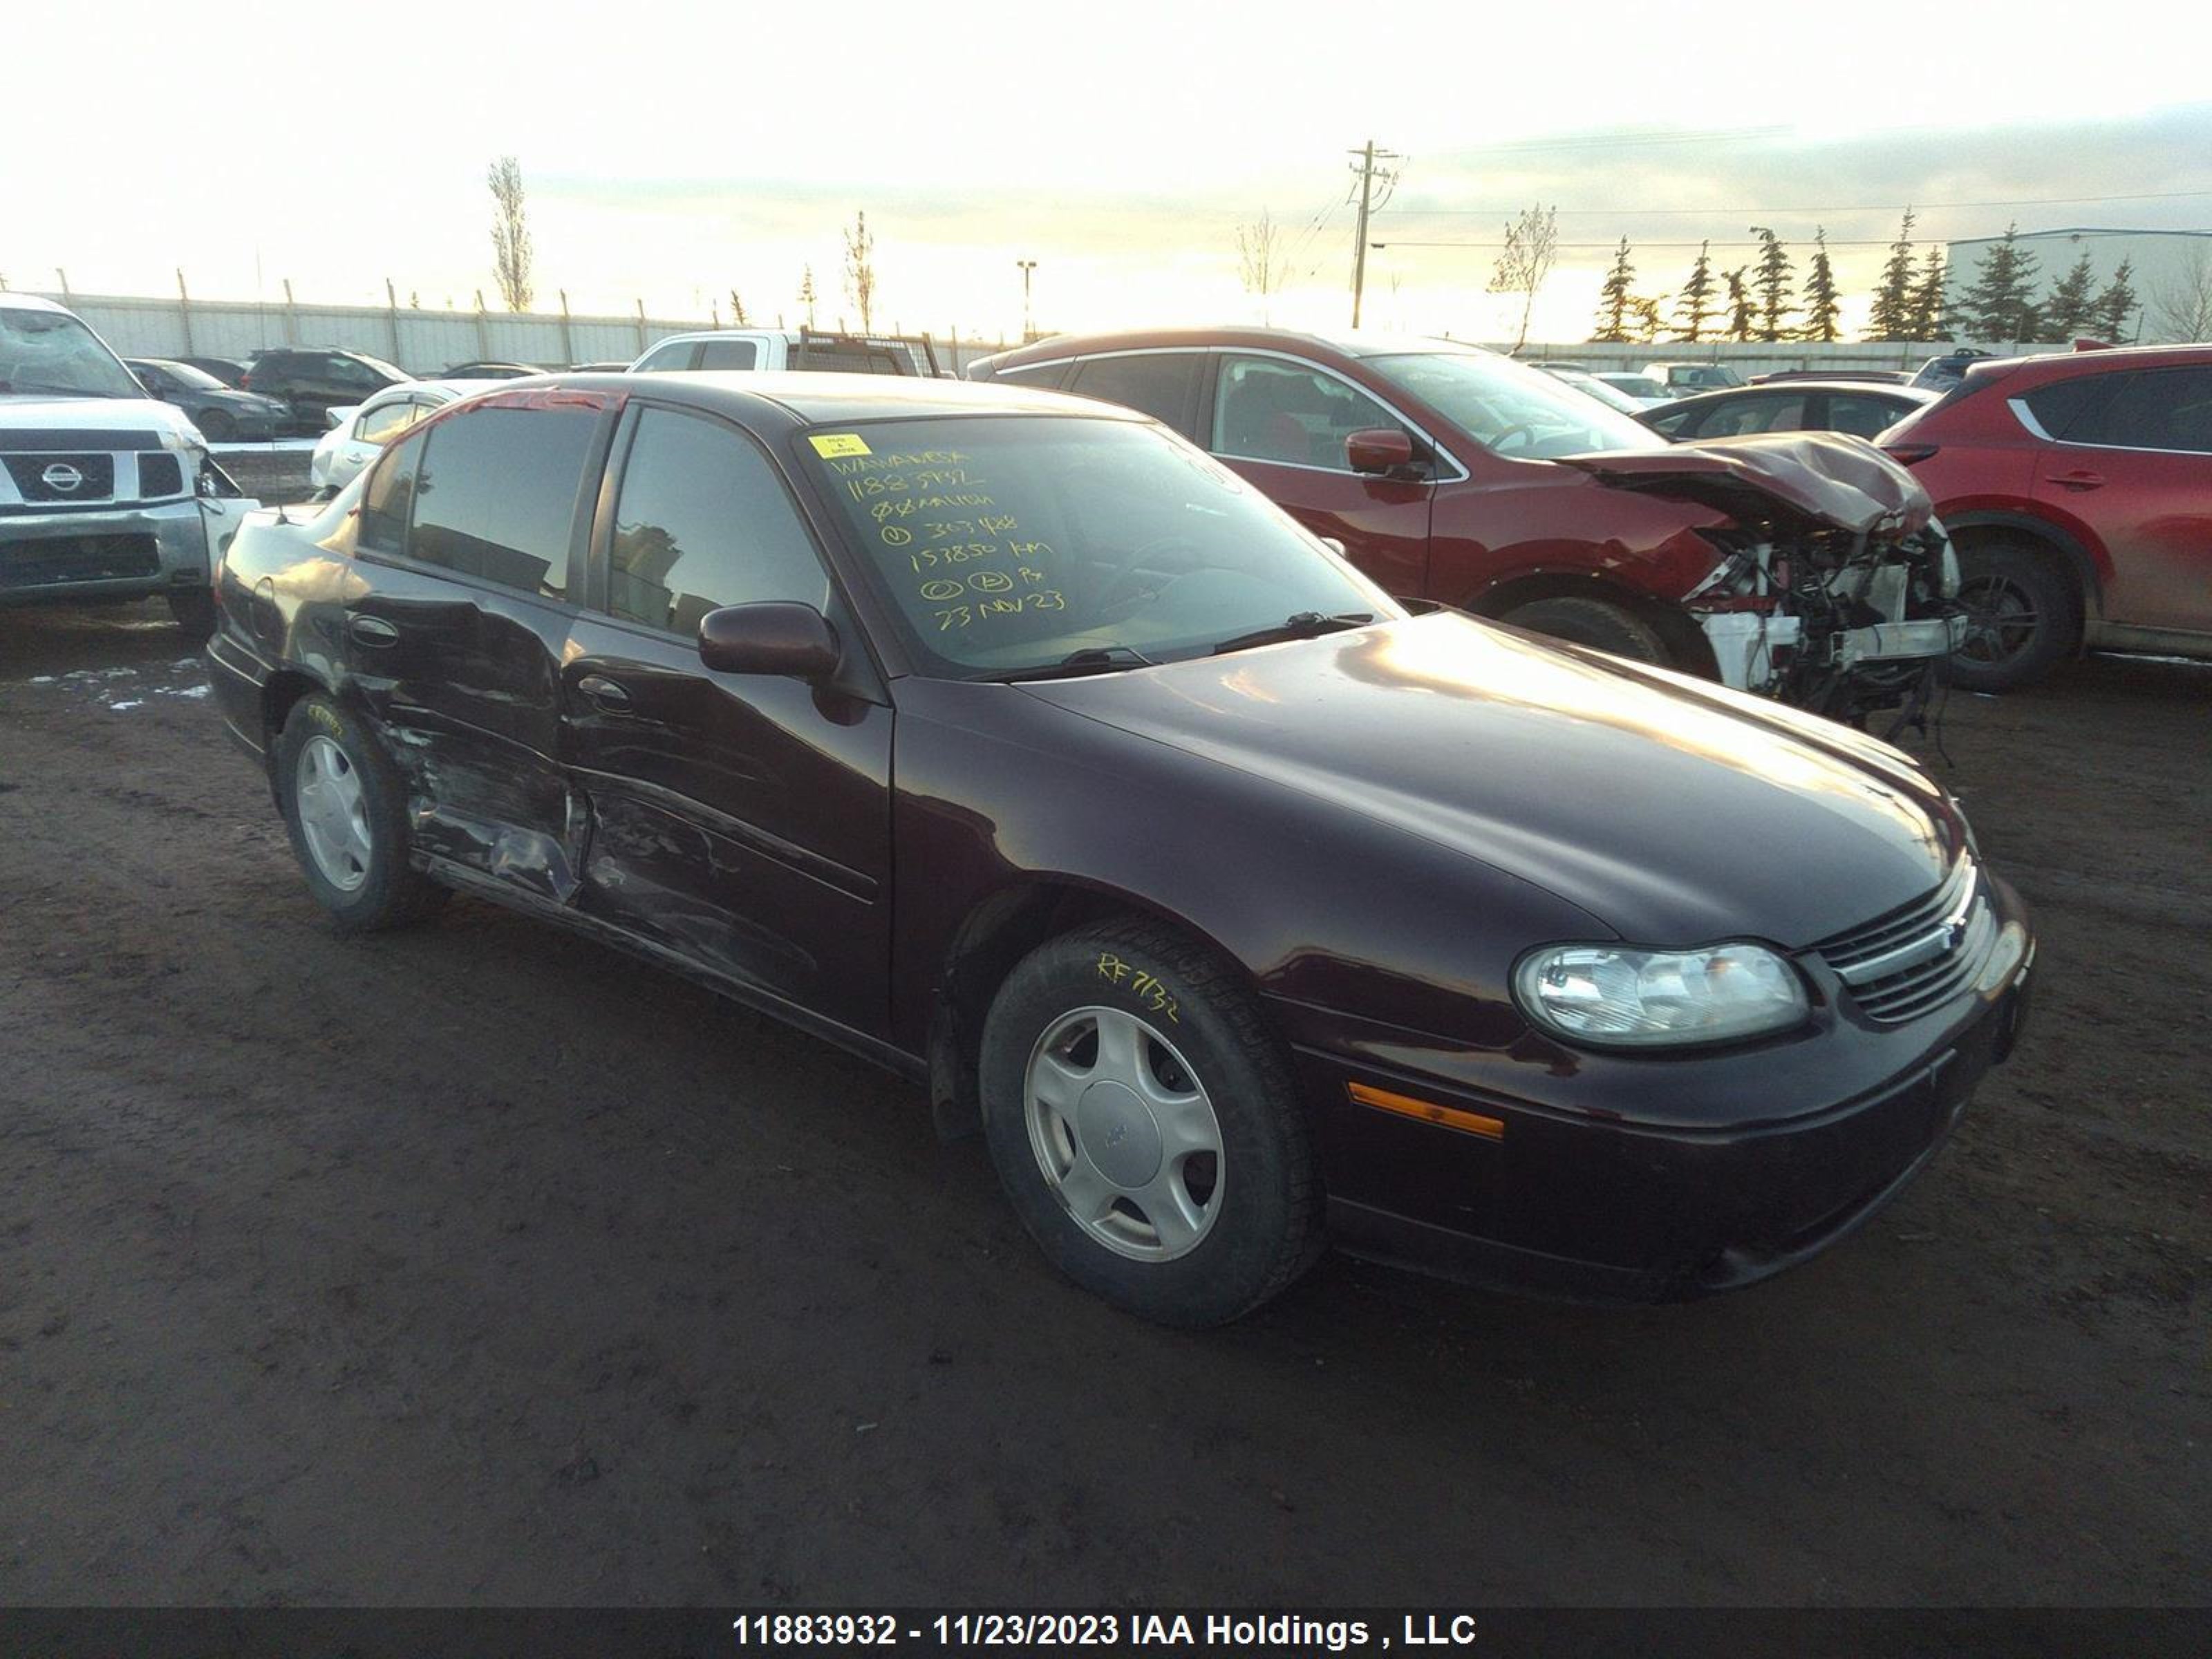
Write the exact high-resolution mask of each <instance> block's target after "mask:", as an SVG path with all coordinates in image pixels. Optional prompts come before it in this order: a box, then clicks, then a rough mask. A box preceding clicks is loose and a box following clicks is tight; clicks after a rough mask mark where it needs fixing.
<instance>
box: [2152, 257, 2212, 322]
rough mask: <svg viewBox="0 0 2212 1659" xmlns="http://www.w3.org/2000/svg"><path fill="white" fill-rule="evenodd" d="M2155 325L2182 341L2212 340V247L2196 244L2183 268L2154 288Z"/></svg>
mask: <svg viewBox="0 0 2212 1659" xmlns="http://www.w3.org/2000/svg"><path fill="white" fill-rule="evenodd" d="M2150 302H2151V305H2152V307H2153V310H2152V313H2151V314H2152V319H2153V321H2152V324H2151V326H2152V327H2154V328H2155V329H2156V330H2157V331H2159V332H2160V334H2162V335H2163V336H2165V337H2166V338H2167V339H2168V340H2171V341H2172V342H2173V343H2175V344H2177V345H2179V344H2181V343H2185V342H2187V341H2191V340H2212V251H2208V250H2207V249H2205V248H2203V247H2194V248H2191V250H2190V251H2189V254H2188V257H2187V258H2185V259H2183V260H2182V262H2181V266H2180V269H2179V270H2176V271H2175V272H2174V273H2173V275H2172V276H2169V277H2167V278H2166V279H2165V280H2164V281H2162V282H2160V283H2156V284H2155V285H2154V286H2153V288H2152V289H2151V294H2150Z"/></svg>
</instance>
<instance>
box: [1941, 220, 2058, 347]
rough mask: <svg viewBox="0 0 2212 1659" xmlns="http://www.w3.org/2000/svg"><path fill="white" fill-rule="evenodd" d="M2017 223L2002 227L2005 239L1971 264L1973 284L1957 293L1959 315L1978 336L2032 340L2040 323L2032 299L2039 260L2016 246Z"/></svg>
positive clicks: (1961, 321) (1969, 329) (1982, 337)
mask: <svg viewBox="0 0 2212 1659" xmlns="http://www.w3.org/2000/svg"><path fill="white" fill-rule="evenodd" d="M2019 237H2020V227H2019V226H2018V225H2016V224H2012V225H2007V226H2006V227H2005V234H2004V240H2002V241H2001V242H1997V243H1996V244H1994V245H1992V246H1990V248H1989V250H1988V251H1987V252H1984V254H1983V255H1982V262H1981V264H1978V265H1977V266H1975V267H1974V285H1973V286H1972V288H1970V289H1967V290H1966V293H1964V294H1963V295H1960V296H1959V318H1958V320H1959V321H1960V323H1962V324H1963V325H1965V326H1966V331H1967V333H1969V334H1970V335H1972V337H1974V338H1976V339H1978V340H2032V339H2033V338H2034V337H2035V332H2036V329H2037V328H2038V326H2039V321H2040V319H2039V312H2038V309H2037V307H2036V303H2035V300H2034V297H2033V295H2034V293H2035V273H2036V268H2037V266H2038V265H2039V264H2041V263H2042V262H2041V261H2040V260H2039V259H2038V258H2036V257H2035V255H2033V253H2029V252H2024V251H2023V250H2022V249H2021V247H2020V246H2019Z"/></svg>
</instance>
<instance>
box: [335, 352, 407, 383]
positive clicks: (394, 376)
mask: <svg viewBox="0 0 2212 1659" xmlns="http://www.w3.org/2000/svg"><path fill="white" fill-rule="evenodd" d="M348 355H349V356H351V357H352V358H353V360H354V361H355V362H359V363H367V364H368V366H369V367H370V368H373V369H374V370H375V371H376V372H377V373H378V374H381V375H383V376H384V377H385V378H386V380H406V379H407V378H408V374H407V371H406V370H405V369H404V368H394V367H393V366H392V364H390V363H387V362H385V361H384V359H383V358H381V357H372V356H369V355H368V353H367V352H365V351H356V352H350V353H349V354H348Z"/></svg>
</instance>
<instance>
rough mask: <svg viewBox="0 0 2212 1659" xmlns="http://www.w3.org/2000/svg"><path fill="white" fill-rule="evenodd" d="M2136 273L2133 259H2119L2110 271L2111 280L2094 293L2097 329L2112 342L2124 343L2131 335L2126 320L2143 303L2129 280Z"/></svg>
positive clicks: (2116, 343) (2132, 316) (2131, 317)
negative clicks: (2095, 297) (2098, 292)
mask: <svg viewBox="0 0 2212 1659" xmlns="http://www.w3.org/2000/svg"><path fill="white" fill-rule="evenodd" d="M2135 274H2136V265H2135V261H2134V260H2132V259H2123V260H2121V261H2120V264H2119V268H2118V270H2115V271H2113V272H2112V281H2111V282H2109V283H2106V284H2105V291H2104V292H2103V293H2102V294H2100V295H2098V296H2097V309H2096V311H2095V313H2094V317H2095V320H2096V324H2097V332H2098V333H2099V334H2100V336H2102V337H2104V338H2106V339H2107V340H2110V341H2111V342H2112V343H2113V344H2114V345H2125V344H2126V343H2128V341H2129V340H2130V338H2131V336H2130V332H2129V324H2130V322H2131V320H2132V319H2134V317H2135V314H2136V308H2137V307H2139V306H2140V305H2141V304H2142V301H2141V300H2140V299H2139V298H2138V297H2137V296H2136V291H2135V289H2134V288H2133V287H2132V286H2130V283H2129V278H2130V277H2131V276H2134V275H2135Z"/></svg>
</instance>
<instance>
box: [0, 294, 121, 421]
mask: <svg viewBox="0 0 2212 1659" xmlns="http://www.w3.org/2000/svg"><path fill="white" fill-rule="evenodd" d="M4 297H5V296H4V295H0V298H4ZM10 392H12V393H14V394H15V396H17V397H22V398H29V397H39V396H46V397H58V398H143V397H144V396H145V395H146V389H145V388H144V387H143V386H140V385H139V384H138V381H137V377H135V376H134V375H133V374H131V371H130V370H129V369H127V368H124V367H123V361H122V359H121V358H119V357H118V356H116V355H115V354H114V353H113V352H112V351H110V350H109V349H107V348H106V346H104V345H102V344H101V343H100V337H99V336H98V335H96V334H94V332H93V331H91V330H90V329H88V328H87V327H86V326H85V325H83V324H82V323H81V322H79V321H78V320H77V319H76V318H74V317H72V316H70V314H69V313H67V312H65V311H40V310H33V309H32V308H31V307H28V306H10V305H4V304H0V396H4V395H6V394H8V393H10Z"/></svg>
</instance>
